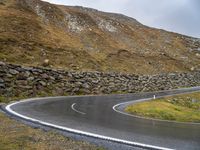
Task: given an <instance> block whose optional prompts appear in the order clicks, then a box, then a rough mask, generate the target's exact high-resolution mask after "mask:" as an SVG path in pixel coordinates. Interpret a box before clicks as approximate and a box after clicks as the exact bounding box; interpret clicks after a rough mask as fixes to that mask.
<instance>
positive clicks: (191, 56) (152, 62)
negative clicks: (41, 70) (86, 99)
mask: <svg viewBox="0 0 200 150" xmlns="http://www.w3.org/2000/svg"><path fill="white" fill-rule="evenodd" d="M44 60H49V64H50V66H51V67H53V68H54V67H55V68H62V69H68V70H80V71H82V70H84V71H103V72H125V73H136V74H157V73H166V72H175V71H179V72H182V71H190V70H195V69H199V68H200V39H197V38H192V37H188V36H184V35H180V34H177V33H172V32H167V31H164V30H160V29H155V28H150V27H147V26H145V25H142V24H141V23H139V22H138V21H137V20H135V19H133V18H130V17H127V16H124V15H122V14H114V13H106V12H101V11H98V10H95V9H90V8H84V7H72V6H61V5H54V4H50V3H47V2H43V1H40V0H0V61H5V62H10V63H17V64H22V65H28V66H29V65H31V66H41V65H43V63H44Z"/></svg>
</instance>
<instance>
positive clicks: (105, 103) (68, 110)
mask: <svg viewBox="0 0 200 150" xmlns="http://www.w3.org/2000/svg"><path fill="white" fill-rule="evenodd" d="M191 91H200V87H196V88H191V89H180V90H172V91H165V92H157V93H140V94H127V95H110V96H108V95H107V96H83V97H55V98H44V99H42V100H33V101H27V102H22V103H17V104H14V105H12V106H11V107H10V108H11V109H12V110H13V111H14V112H17V113H18V114H21V115H24V116H27V117H30V118H34V119H37V120H41V121H45V122H47V123H51V124H55V125H58V126H63V127H67V128H71V129H75V130H80V131H85V132H89V133H93V134H98V135H103V136H108V137H112V138H116V139H122V140H126V141H132V142H137V143H143V144H148V145H153V146H159V147H162V148H170V149H178V150H179V149H180V150H200V124H183V123H174V122H163V121H156V120H148V119H140V118H135V117H131V116H126V115H123V114H120V113H117V112H116V111H114V110H113V106H114V105H116V104H118V103H122V102H126V101H134V100H138V99H144V98H153V96H154V95H156V97H160V96H166V95H173V94H178V93H184V92H191Z"/></svg>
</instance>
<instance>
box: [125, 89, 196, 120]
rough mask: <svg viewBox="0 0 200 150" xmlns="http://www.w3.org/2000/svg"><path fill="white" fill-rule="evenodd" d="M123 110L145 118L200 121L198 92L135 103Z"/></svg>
mask: <svg viewBox="0 0 200 150" xmlns="http://www.w3.org/2000/svg"><path fill="white" fill-rule="evenodd" d="M125 111H126V112H128V113H131V114H133V115H137V116H142V117H146V118H154V119H161V120H170V121H178V122H193V123H200V92H198V93H192V94H183V95H178V96H171V97H166V98H160V99H156V100H151V101H147V102H141V103H136V104H134V105H130V106H128V107H127V108H126V109H125Z"/></svg>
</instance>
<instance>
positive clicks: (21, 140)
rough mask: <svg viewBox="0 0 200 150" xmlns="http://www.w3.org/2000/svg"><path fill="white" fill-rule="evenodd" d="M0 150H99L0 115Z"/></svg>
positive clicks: (84, 143)
mask: <svg viewBox="0 0 200 150" xmlns="http://www.w3.org/2000/svg"><path fill="white" fill-rule="evenodd" d="M0 149H1V150H23V149H24V150H64V149H65V150H69V149H71V150H84V149H85V150H100V149H101V148H98V147H96V146H94V145H91V144H88V143H86V142H78V141H73V140H71V139H69V138H66V137H64V136H61V135H59V134H56V133H55V132H53V131H51V132H45V131H42V130H40V129H33V128H31V127H28V126H25V125H23V124H21V123H19V122H17V121H14V120H12V119H9V118H7V117H6V116H5V115H4V114H2V113H0Z"/></svg>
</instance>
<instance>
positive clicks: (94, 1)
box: [45, 0, 200, 38]
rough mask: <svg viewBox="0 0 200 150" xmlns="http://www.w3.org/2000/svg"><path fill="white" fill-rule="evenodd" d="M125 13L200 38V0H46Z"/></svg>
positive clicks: (142, 20) (159, 26)
mask: <svg viewBox="0 0 200 150" xmlns="http://www.w3.org/2000/svg"><path fill="white" fill-rule="evenodd" d="M45 1H48V2H51V3H56V4H63V5H73V6H74V5H76V6H86V7H90V8H95V9H98V10H101V11H107V12H116V13H122V14H125V15H127V16H130V17H133V18H135V19H137V20H138V21H139V22H141V23H143V24H145V25H148V26H151V27H156V28H162V29H165V30H168V31H174V32H178V33H182V34H186V35H190V36H193V37H198V38H200V0H45Z"/></svg>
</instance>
